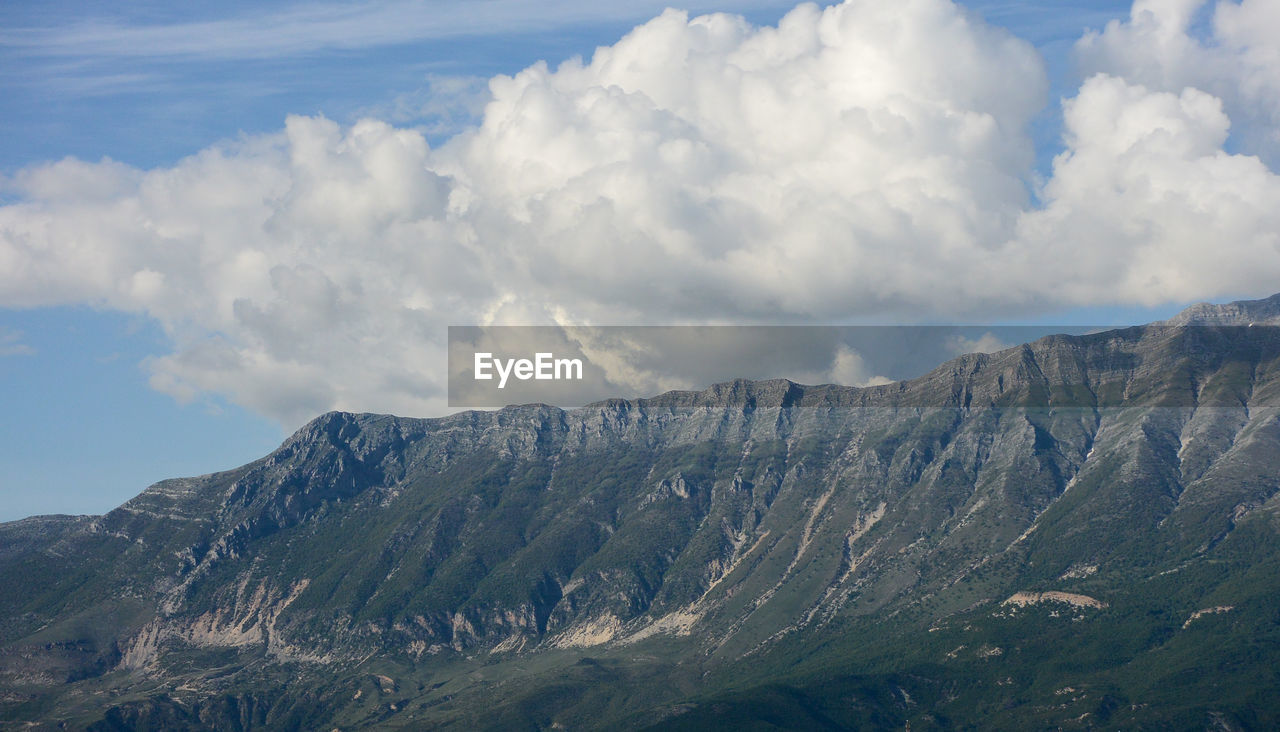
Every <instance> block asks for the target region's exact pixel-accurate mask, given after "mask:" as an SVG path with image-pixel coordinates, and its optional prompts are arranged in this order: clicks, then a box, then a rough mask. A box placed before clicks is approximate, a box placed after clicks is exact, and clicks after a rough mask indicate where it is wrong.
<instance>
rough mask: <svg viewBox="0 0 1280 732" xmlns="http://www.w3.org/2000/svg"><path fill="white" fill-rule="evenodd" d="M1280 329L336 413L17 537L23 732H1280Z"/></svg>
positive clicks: (7, 569)
mask: <svg viewBox="0 0 1280 732" xmlns="http://www.w3.org/2000/svg"><path fill="white" fill-rule="evenodd" d="M1278 307H1280V296H1277V297H1274V298H1271V299H1269V300H1264V301H1256V302H1245V303H1232V304H1230V305H1221V306H1196V307H1194V308H1192V309H1190V310H1189V311H1188V312H1187V313H1184V315H1183V316H1180V318H1181V319H1178V318H1175V319H1174V320H1173V321H1169V322H1166V323H1163V324H1154V325H1150V326H1141V327H1134V328H1125V329H1120V330H1113V331H1107V332H1103V333H1095V334H1092V335H1085V336H1050V337H1047V338H1043V339H1040V340H1038V341H1035V342H1034V343H1029V344H1025V345H1022V346H1018V347H1015V348H1011V349H1008V350H1004V351H1000V352H998V353H994V354H973V355H967V356H963V357H961V358H958V359H955V360H953V361H950V362H948V363H946V364H943V365H941V366H939V367H938V368H937V369H935V370H933V371H932V372H930V373H928V374H926V375H924V376H922V377H920V378H918V379H914V380H911V381H905V382H898V383H894V384H888V385H883V386H876V387H869V388H852V387H843V386H833V385H823V386H802V385H799V384H795V383H792V382H789V381H785V380H777V381H765V382H746V381H735V382H730V383H726V384H719V385H716V386H713V387H711V388H710V389H708V390H706V391H702V392H672V393H668V394H664V395H661V396H658V397H655V398H652V399H639V400H610V401H606V402H601V403H597V404H593V405H589V406H586V407H583V408H580V409H574V410H568V411H565V410H561V409H556V408H553V407H548V406H543V405H526V406H518V407H508V408H505V409H502V410H499V411H492V412H467V413H463V414H456V415H452V416H449V417H443V418H439V419H405V418H398V417H391V416H383V415H367V414H344V413H331V414H326V415H324V416H321V417H319V418H317V419H316V420H314V421H313V422H311V423H310V424H308V425H306V426H305V427H303V428H302V429H301V430H299V431H298V432H297V433H296V434H294V435H293V436H292V437H290V438H289V439H288V440H286V441H285V443H284V444H283V445H281V446H280V448H279V449H277V450H276V451H274V452H273V453H271V454H270V455H268V456H266V457H264V458H262V459H261V460H258V461H256V462H253V463H250V464H249V465H245V466H243V467H241V468H237V469H235V470H232V471H228V472H225V473H217V474H213V475H206V476H200V477H196V478H185V479H177V480H168V481H163V482H161V483H158V484H156V485H154V486H152V487H151V488H148V489H147V490H146V491H144V492H143V493H142V494H140V495H139V496H138V497H136V498H134V499H133V500H131V501H129V502H128V503H126V504H124V505H123V506H121V507H120V508H118V509H116V510H114V511H112V512H110V513H108V514H106V515H104V516H100V517H64V516H52V517H36V518H31V519H26V520H23V521H17V522H12V523H8V524H2V525H0V586H3V587H5V588H6V592H4V593H3V595H0V725H2V726H3V727H4V728H6V729H7V728H10V727H13V728H17V727H20V726H21V727H23V728H27V726H28V725H30V726H34V727H36V728H40V727H43V728H57V727H59V726H60V725H62V726H65V727H70V728H88V729H101V730H107V729H206V728H212V729H237V730H241V729H256V728H267V729H321V728H323V729H334V728H337V729H351V728H363V727H378V728H406V729H420V728H442V729H476V728H493V729H562V728H563V729H575V728H588V729H599V728H609V729H616V728H637V729H639V728H648V727H654V728H664V729H708V728H733V729H741V728H758V729H773V728H795V729H812V728H817V729H823V728H827V729H843V728H855V729H857V728H868V727H871V728H880V727H894V728H901V727H904V726H909V727H910V728H911V729H922V728H928V729H935V728H936V729H951V728H974V727H981V728H984V729H985V728H995V729H1000V728H1012V729H1025V728H1028V727H1030V728H1063V729H1066V728H1094V727H1101V728H1133V727H1158V728H1197V729H1198V728H1205V727H1211V728H1216V729H1270V728H1275V727H1277V725H1280V701H1278V700H1280V693H1278V692H1280V679H1278V678H1277V673H1278V672H1277V669H1280V497H1278V496H1280V331H1278V330H1277V329H1276V328H1274V327H1270V326H1268V325H1267V323H1266V318H1269V317H1271V315H1266V316H1265V317H1264V316H1263V314H1266V313H1274V312H1275V311H1276V310H1277V308H1278ZM1250 324H1252V327H1250Z"/></svg>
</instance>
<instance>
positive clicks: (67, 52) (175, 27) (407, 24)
mask: <svg viewBox="0 0 1280 732" xmlns="http://www.w3.org/2000/svg"><path fill="white" fill-rule="evenodd" d="M668 4H669V3H666V2H659V1H649V0H643V1H641V2H633V3H581V2H567V1H565V0H557V1H554V2H543V3H530V2H525V1H524V0H465V1H455V0H434V1H428V0H385V1H384V2H376V3H324V4H307V3H301V4H297V5H293V6H291V7H289V8H287V9H284V10H271V11H256V12H247V13H244V14H242V15H240V16H239V17H234V18H228V19H220V20H206V21H194V22H173V23H145V22H133V23H124V22H120V21H108V20H87V21H80V22H75V23H70V24H65V25H57V26H52V27H39V26H35V27H19V28H9V29H7V30H2V31H0V48H8V49H10V50H12V51H17V52H20V53H22V54H26V55H30V56H51V57H58V56H63V57H78V58H156V59H163V58H186V59H198V58H204V59H219V60H225V59H263V58H276V57H283V56H296V55H301V54H309V53H316V52H322V51H330V50H353V49H364V48H371V47H377V46H386V45H395V44H402V43H411V42H417V41H425V40H432V39H442V38H455V37H465V36H477V35H484V36H494V35H502V34H512V33H537V32H544V31H547V30H550V29H554V28H560V27H565V26H573V25H582V24H588V23H591V24H597V23H605V22H630V21H635V20H640V19H643V18H647V17H651V16H652V15H654V14H655V13H657V12H660V11H661V10H662V9H663V8H664V7H665V6H666V5H668ZM699 5H703V6H704V7H705V6H710V5H711V3H693V4H692V5H691V6H690V7H691V9H693V10H695V11H696V10H699V9H700V8H699V7H698V6H699ZM714 5H715V7H716V8H719V9H726V10H738V11H742V10H748V9H751V8H756V7H769V6H776V5H778V3H776V2H752V1H751V0H736V1H734V2H719V3H715V4H714Z"/></svg>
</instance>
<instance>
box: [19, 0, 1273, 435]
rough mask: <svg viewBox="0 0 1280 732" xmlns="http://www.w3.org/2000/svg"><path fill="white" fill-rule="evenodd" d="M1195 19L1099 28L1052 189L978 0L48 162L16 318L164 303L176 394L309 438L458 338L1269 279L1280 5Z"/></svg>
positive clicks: (725, 35)
mask: <svg viewBox="0 0 1280 732" xmlns="http://www.w3.org/2000/svg"><path fill="white" fill-rule="evenodd" d="M1194 6H1195V3H1189V2H1176V1H1174V0H1166V2H1149V1H1147V0H1141V1H1140V2H1138V3H1137V4H1136V5H1135V8H1134V15H1133V17H1132V18H1131V19H1130V21H1129V22H1127V23H1123V24H1115V25H1113V26H1108V27H1107V28H1106V29H1105V30H1104V31H1102V32H1101V33H1099V34H1094V35H1091V36H1087V37H1086V38H1085V39H1084V40H1083V41H1082V42H1081V51H1080V52H1081V56H1082V59H1083V60H1084V62H1087V64H1093V67H1092V70H1094V71H1097V72H1098V73H1096V74H1094V75H1092V76H1090V77H1089V78H1088V80H1087V81H1085V82H1084V84H1083V85H1082V86H1081V88H1080V90H1079V92H1078V93H1077V94H1076V95H1075V96H1074V97H1073V98H1072V99H1070V100H1067V101H1066V102H1065V103H1064V108H1063V111H1064V121H1065V124H1064V129H1065V133H1064V139H1063V150H1062V152H1061V154H1059V155H1058V157H1057V158H1056V159H1055V161H1054V166H1053V171H1052V175H1051V177H1050V178H1049V179H1048V180H1046V181H1043V182H1042V183H1041V184H1039V185H1038V186H1037V185H1036V184H1034V183H1033V180H1034V171H1033V166H1034V150H1033V147H1032V142H1031V139H1030V136H1029V132H1028V127H1029V125H1030V123H1031V121H1032V119H1033V118H1034V117H1035V116H1036V115H1037V114H1038V113H1039V112H1040V111H1041V109H1042V108H1043V106H1044V104H1045V103H1046V101H1047V100H1046V99H1045V95H1046V90H1047V88H1048V83H1047V80H1046V77H1045V72H1044V70H1043V65H1042V63H1041V59H1040V57H1039V55H1038V54H1037V52H1036V51H1035V49H1034V48H1032V47H1031V46H1030V45H1029V44H1028V43H1026V42H1024V41H1022V40H1019V39H1017V38H1015V37H1013V36H1011V35H1009V34H1008V33H1006V32H1004V31H1002V30H1000V29H997V28H993V27H990V26H987V25H985V24H984V23H983V22H982V21H981V20H979V19H977V18H976V17H974V16H972V15H970V14H968V13H966V12H965V11H964V10H963V9H962V8H960V7H958V6H956V5H954V4H952V3H950V2H948V1H947V0H904V2H900V3H883V2H878V1H877V0H848V1H847V2H845V3H843V4H841V5H837V6H834V7H831V8H826V9H819V8H817V7H816V6H813V5H801V6H799V7H797V8H796V9H795V10H793V11H792V12H790V13H789V14H788V15H787V16H786V17H784V18H783V19H782V20H781V21H780V23H779V24H778V26H776V27H766V28H757V27H753V26H751V25H749V24H748V23H746V22H745V21H744V20H742V19H741V18H738V17H736V16H730V15H710V16H701V17H693V18H691V17H689V16H688V15H687V14H685V13H681V12H677V11H666V12H664V13H663V14H662V15H660V16H658V17H657V18H654V19H653V20H651V21H649V22H648V23H646V24H644V25H642V26H640V27H638V28H636V29H634V30H633V31H632V32H631V33H629V34H628V35H627V36H626V37H624V38H622V39H621V40H619V41H618V42H617V43H616V44H614V45H613V46H610V47H605V48H601V49H598V50H597V52H596V53H595V55H594V56H593V57H592V58H591V59H590V60H589V61H581V60H577V59H572V60H569V61H566V62H564V63H562V64H561V65H559V66H558V67H557V68H554V69H553V68H551V67H549V66H547V65H546V64H537V65H534V66H532V67H530V68H528V69H525V70H524V71H522V72H520V73H519V74H516V75H515V76H514V77H505V76H499V77H496V78H494V79H492V80H491V81H490V83H489V91H490V94H491V96H492V98H491V101H490V102H489V103H488V105H487V106H486V107H485V109H484V112H483V116H482V119H481V121H480V123H479V124H478V126H475V127H473V128H470V129H468V130H466V131H464V132H462V133H460V134H459V135H457V136H455V137H453V138H452V139H451V140H450V141H449V142H448V143H446V144H445V145H443V146H442V147H440V148H438V149H432V148H430V147H429V145H428V144H427V142H426V141H425V139H424V138H423V137H422V136H421V134H419V133H418V132H415V131H411V130H405V129H397V128H396V127H394V126H392V125H390V124H388V123H385V122H381V121H377V120H373V119H369V120H364V121H361V122H359V123H357V124H355V125H353V126H351V127H349V128H342V127H340V126H338V125H336V124H334V123H333V122H330V121H329V120H326V119H323V118H314V117H291V118H289V120H288V121H287V123H286V125H285V128H284V130H283V131H281V132H279V133H277V134H273V135H266V136H259V137H252V138H247V139H244V140H240V141H237V142H229V143H225V144H222V145H219V146H216V147H213V148H210V149H207V150H203V151H201V152H199V153H197V154H195V155H193V156H191V157H189V158H187V159H185V160H182V161H181V162H179V163H178V164H176V165H174V166H172V167H168V168H159V169H153V170H137V169H133V168H130V167H128V166H124V165H121V164H118V163H114V162H111V161H108V160H104V161H101V162H98V163H88V162H83V161H79V160H74V159H68V160H63V161H59V162H55V163H50V164H46V165H41V166H36V167H33V168H29V169H27V170H24V171H22V172H20V173H19V174H18V175H17V176H15V177H14V179H12V180H11V181H9V182H8V185H7V187H8V188H10V189H12V192H13V193H15V194H16V195H17V196H18V197H19V199H20V200H19V202H18V203H15V204H12V205H9V206H5V207H3V208H0V305H2V306H9V307H33V306H44V305H58V304H67V303H89V304H93V305H95V306H98V307H104V308H112V309H119V310H125V311H129V312H142V313H146V314H148V315H149V316H151V317H153V318H155V319H156V320H157V321H158V322H160V323H161V324H162V325H163V326H164V328H165V329H166V332H167V333H168V335H169V337H170V338H171V339H172V341H173V343H174V351H173V352H172V353H171V354H168V355H165V356H162V357H158V358H156V359H154V360H153V361H152V362H151V363H150V364H149V367H150V368H151V370H152V374H153V384H154V385H155V386H156V387H157V388H159V389H162V390H164V391H166V392H168V393H171V394H174V395H176V396H179V397H182V398H191V397H194V396H196V395H199V394H201V393H205V392H212V393H217V394H221V395H225V396H227V397H228V398H230V399H231V400H233V401H235V402H237V403H239V404H242V405H245V406H248V407H250V408H251V409H254V410H256V411H258V412H260V413H263V414H267V415H269V416H271V417H273V418H275V419H277V420H279V421H281V422H282V423H284V424H285V425H286V426H292V425H295V424H297V423H298V422H299V421H301V420H303V419H305V418H307V417H309V416H311V415H312V414H314V413H315V412H317V411H320V410H323V409H328V408H342V409H356V410H370V411H389V412H397V413H401V414H426V413H435V412H438V411H439V409H440V405H441V404H442V403H443V394H444V384H443V377H444V371H445V370H444V368H443V358H444V357H443V349H444V339H445V328H444V327H445V326H446V325H448V324H469V323H480V324H492V323H503V324H534V323H566V324H572V323H613V324H646V323H689V322H822V321H829V320H841V319H846V318H851V317H867V316H879V317H908V318H910V317H919V318H928V317H934V318H944V319H950V318H955V317H964V316H966V315H971V316H980V315H984V314H985V315H988V316H989V315H992V314H996V313H999V312H1002V311H1007V309H1011V308H1026V307H1053V306H1061V305H1075V304H1100V303H1143V304H1155V303H1161V302H1168V301H1177V300H1191V299H1199V298H1210V297H1215V296H1219V295H1222V294H1228V293H1230V294H1236V293H1240V292H1257V293H1267V292H1269V291H1270V290H1271V289H1274V283H1275V282H1277V281H1280V249H1278V246H1277V234H1276V233H1275V232H1278V231H1280V225H1278V224H1280V218H1278V217H1280V214H1277V213H1276V212H1280V180H1278V179H1277V177H1276V175H1275V173H1274V172H1273V171H1272V169H1271V168H1269V167H1268V166H1267V164H1266V163H1265V162H1264V160H1266V159H1267V158H1266V157H1265V156H1264V157H1262V158H1259V157H1253V156H1250V155H1249V154H1247V153H1248V152H1249V151H1250V150H1256V151H1258V152H1259V153H1261V152H1262V151H1264V150H1266V149H1268V148H1266V145H1268V144H1270V143H1268V142H1267V138H1266V130H1267V129H1269V128H1266V127H1265V125H1263V126H1256V125H1260V124H1261V122H1262V121H1265V120H1267V119H1270V117H1268V116H1267V115H1270V114H1273V112H1272V111H1269V110H1270V109H1271V107H1269V106H1268V105H1272V104H1273V102H1274V101H1275V100H1276V98H1277V95H1276V93H1275V90H1274V88H1273V87H1269V86H1267V85H1268V84H1270V83H1271V80H1273V79H1274V78H1275V74H1276V73H1277V70H1278V69H1280V60H1277V59H1276V58H1275V55H1274V53H1273V51H1274V49H1273V48H1272V46H1270V45H1268V44H1269V43H1271V41H1270V40H1269V39H1270V38H1273V37H1277V36H1265V37H1264V36H1262V35H1258V34H1256V33H1253V34H1252V35H1251V33H1252V31H1249V30H1247V28H1252V27H1254V26H1255V25H1257V24H1260V23H1261V22H1262V21H1261V20H1254V19H1253V18H1252V17H1251V16H1250V17H1249V18H1245V14H1248V13H1256V14H1259V15H1260V16H1261V15H1264V14H1265V13H1266V10H1265V8H1262V4H1261V3H1257V2H1253V1H1252V0H1246V2H1245V3H1243V4H1241V5H1239V6H1237V5H1234V4H1231V3H1227V2H1223V3H1220V4H1219V6H1218V8H1217V11H1216V12H1215V15H1214V18H1215V26H1214V27H1215V28H1219V27H1221V28H1222V29H1224V30H1221V31H1215V32H1220V33H1221V34H1222V35H1221V38H1223V39H1234V40H1232V42H1233V43H1235V44H1236V45H1234V46H1231V47H1230V48H1226V47H1225V46H1223V47H1221V48H1220V47H1219V46H1221V45H1222V44H1218V45H1217V46H1213V47H1212V48H1210V45H1212V44H1210V45H1205V44H1204V43H1201V42H1200V41H1195V40H1194V39H1190V36H1188V35H1187V28H1188V27H1189V24H1188V21H1187V20H1186V17H1189V14H1190V13H1191V11H1192V10H1193V9H1194ZM1179 13H1182V15H1179ZM1219 19H1221V20H1219ZM1233 24H1234V25H1233ZM1171 29H1172V30H1171ZM1233 29H1234V30H1233ZM1179 33H1181V34H1182V35H1181V37H1180V36H1179V35H1178V34H1179ZM1184 39H1189V40H1186V42H1187V43H1201V46H1202V48H1203V50H1204V52H1205V53H1212V54H1217V55H1219V56H1224V57H1230V58H1232V59H1235V60H1234V61H1233V62H1232V63H1234V64H1235V65H1234V66H1232V65H1231V64H1228V63H1226V62H1223V63H1222V64H1221V67H1222V68H1224V69H1227V71H1222V72H1221V73H1217V74H1216V75H1213V76H1212V77H1211V78H1210V77H1205V79H1207V80H1204V81H1202V83H1200V84H1199V85H1197V84H1196V83H1192V82H1194V81H1195V78H1192V76H1188V75H1187V74H1190V72H1189V71H1185V70H1179V67H1177V66H1176V65H1175V62H1176V61H1177V59H1178V58H1179V56H1178V55H1177V54H1175V53H1170V52H1167V51H1166V47H1165V46H1164V45H1161V44H1166V45H1168V44H1173V45H1177V44H1181V43H1184ZM1125 43H1142V44H1147V45H1149V46H1151V48H1150V49H1148V50H1149V53H1148V54H1147V55H1146V56H1142V55H1141V54H1139V53H1138V52H1137V51H1134V52H1132V53H1129V54H1128V55H1122V54H1120V53H1119V51H1118V50H1117V49H1122V48H1123V47H1124V44H1125ZM1269 49H1270V50H1269ZM1157 72H1158V73H1157ZM1183 77H1185V80H1181V81H1180V79H1183ZM1197 78H1198V77H1197ZM1210 82H1212V83H1210ZM1215 84H1216V85H1217V86H1215ZM1237 108H1239V109H1240V110H1242V111H1241V112H1239V119H1240V120H1243V122H1239V121H1237V117H1236V116H1235V114H1234V113H1233V110H1235V109H1237ZM1233 124H1235V125H1236V127H1235V128H1233ZM1237 138H1238V139H1239V140H1242V141H1245V140H1247V141H1248V142H1247V144H1246V143H1245V142H1240V143H1238V146H1239V147H1238V150H1237V152H1236V153H1234V154H1233V153H1230V152H1228V151H1227V148H1228V147H1230V146H1231V145H1232V144H1233V143H1234V142H1235V141H1236V140H1237ZM855 355H856V354H855ZM833 358H835V359H836V360H835V361H833V369H836V368H837V367H838V368H839V370H842V372H843V371H847V372H849V373H850V375H853V372H855V371H858V368H857V366H858V364H857V363H855V362H854V361H853V360H852V359H851V358H849V357H845V358H844V360H843V361H840V360H839V355H838V354H833ZM866 376H867V375H865V374H864V375H862V378H866Z"/></svg>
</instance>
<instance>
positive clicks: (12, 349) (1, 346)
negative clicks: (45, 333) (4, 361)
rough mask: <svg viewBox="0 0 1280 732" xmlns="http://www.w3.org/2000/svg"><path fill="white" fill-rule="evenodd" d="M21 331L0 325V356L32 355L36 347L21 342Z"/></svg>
mask: <svg viewBox="0 0 1280 732" xmlns="http://www.w3.org/2000/svg"><path fill="white" fill-rule="evenodd" d="M22 338H23V333H22V331H20V330H13V329H10V328H6V327H4V326H3V325H0V358H5V357H7V356H34V355H35V353H36V349H34V348H32V347H31V346H29V345H27V344H25V343H23V342H22Z"/></svg>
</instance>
